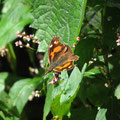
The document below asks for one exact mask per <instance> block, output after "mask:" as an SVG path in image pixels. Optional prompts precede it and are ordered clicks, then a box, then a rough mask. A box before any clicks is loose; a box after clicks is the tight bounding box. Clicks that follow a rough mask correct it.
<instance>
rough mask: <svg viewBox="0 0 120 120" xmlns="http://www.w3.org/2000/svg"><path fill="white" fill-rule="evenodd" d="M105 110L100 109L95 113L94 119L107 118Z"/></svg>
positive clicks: (103, 119)
mask: <svg viewBox="0 0 120 120" xmlns="http://www.w3.org/2000/svg"><path fill="white" fill-rule="evenodd" d="M106 112H107V109H100V110H99V111H98V113H97V116H96V119H95V120H107V119H106V116H105V114H106Z"/></svg>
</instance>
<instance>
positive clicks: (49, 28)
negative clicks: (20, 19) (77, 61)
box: [31, 0, 87, 46]
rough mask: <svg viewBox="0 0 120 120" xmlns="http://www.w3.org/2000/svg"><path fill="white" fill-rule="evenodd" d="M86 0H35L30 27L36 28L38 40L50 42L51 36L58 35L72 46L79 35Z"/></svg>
mask: <svg viewBox="0 0 120 120" xmlns="http://www.w3.org/2000/svg"><path fill="white" fill-rule="evenodd" d="M86 2H87V0H77V1H74V0H70V1H68V0H61V1H49V0H48V1H44V0H40V1H35V2H34V4H33V5H34V8H35V10H34V11H33V16H34V22H33V23H32V25H31V26H32V27H33V28H36V29H38V32H37V33H36V35H37V36H38V38H40V40H46V41H47V43H48V44H49V43H50V40H51V38H52V37H53V36H60V37H61V38H62V39H61V41H64V43H68V44H69V45H71V46H72V44H73V42H74V39H75V38H76V37H77V36H78V35H79V32H80V28H81V25H82V21H83V18H84V12H85V7H86Z"/></svg>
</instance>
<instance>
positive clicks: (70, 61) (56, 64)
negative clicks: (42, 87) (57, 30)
mask: <svg viewBox="0 0 120 120" xmlns="http://www.w3.org/2000/svg"><path fill="white" fill-rule="evenodd" d="M59 39H60V37H53V38H52V40H51V43H50V45H49V48H48V63H49V65H50V66H49V68H48V70H47V72H46V73H45V74H47V73H49V72H51V71H56V72H62V71H69V70H71V69H73V68H74V66H75V65H74V61H77V60H78V59H79V56H77V55H74V53H73V52H72V49H71V48H70V46H69V45H66V44H62V43H61V42H60V41H59Z"/></svg>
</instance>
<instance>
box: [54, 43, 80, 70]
mask: <svg viewBox="0 0 120 120" xmlns="http://www.w3.org/2000/svg"><path fill="white" fill-rule="evenodd" d="M65 47H66V48H67V49H66V51H65V52H64V53H63V54H62V55H61V57H60V58H59V59H58V61H56V63H59V64H57V66H56V67H55V68H54V69H53V70H54V71H57V72H61V71H66V70H67V71H69V70H71V69H73V68H74V61H77V60H78V59H79V57H78V56H77V55H74V54H73V52H72V49H71V48H70V47H69V46H68V45H65Z"/></svg>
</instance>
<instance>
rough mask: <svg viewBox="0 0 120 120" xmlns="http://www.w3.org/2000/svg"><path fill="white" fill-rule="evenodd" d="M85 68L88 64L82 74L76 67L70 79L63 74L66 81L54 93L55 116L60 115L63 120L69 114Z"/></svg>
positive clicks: (53, 106) (53, 112)
mask: <svg viewBox="0 0 120 120" xmlns="http://www.w3.org/2000/svg"><path fill="white" fill-rule="evenodd" d="M85 68H86V64H85V65H84V67H83V69H82V72H80V71H79V69H78V68H77V67H75V68H74V70H73V71H72V73H71V75H70V77H69V78H68V77H67V76H66V75H65V74H63V78H64V81H61V84H60V85H59V87H57V88H55V90H54V92H53V95H54V96H53V102H52V106H51V111H52V114H53V115H54V116H56V115H58V116H59V117H60V118H62V117H63V116H64V115H66V114H67V113H68V112H69V110H70V107H71V103H72V101H73V99H74V98H75V97H76V94H77V92H78V89H79V85H80V82H81V80H82V78H83V74H84V72H85ZM61 77H62V76H61Z"/></svg>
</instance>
